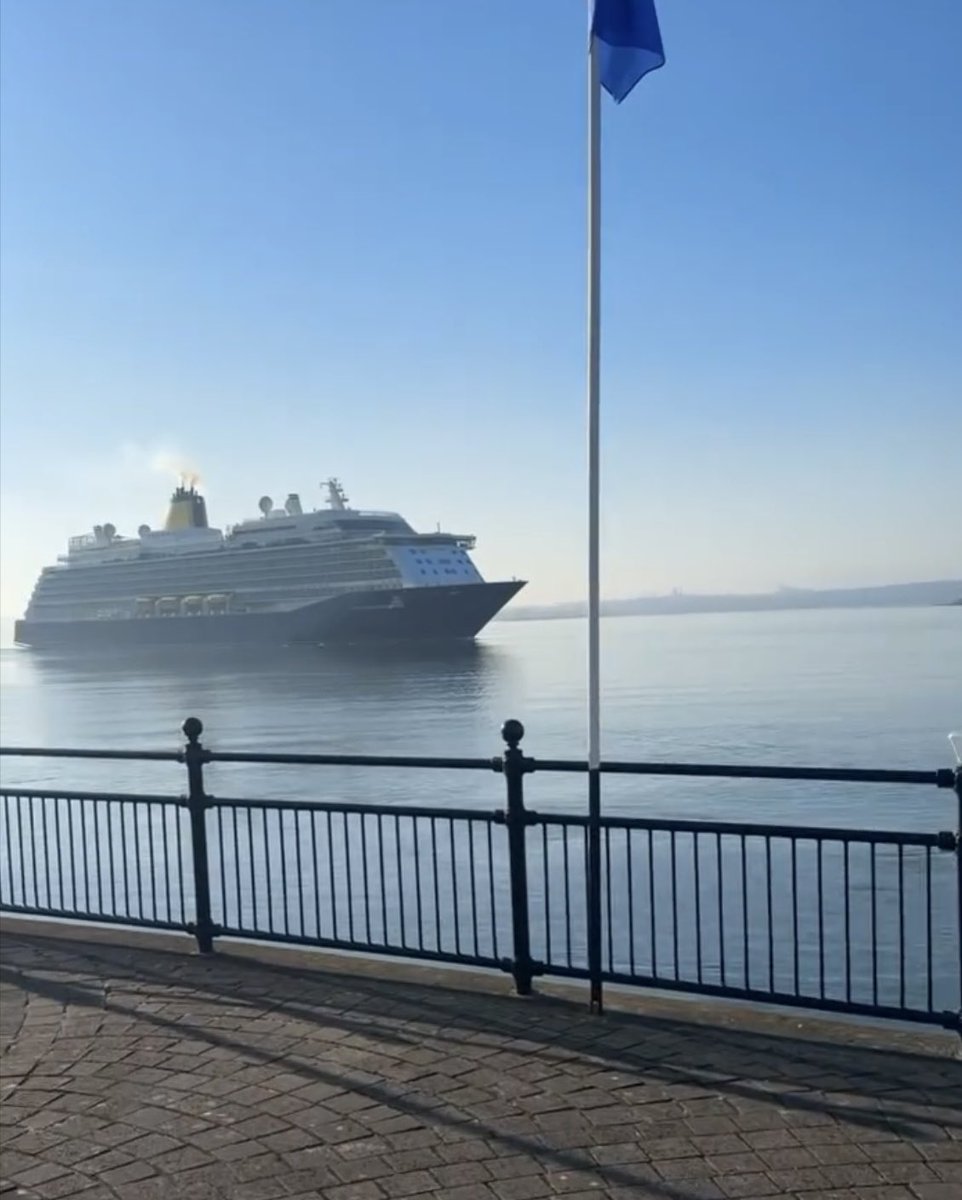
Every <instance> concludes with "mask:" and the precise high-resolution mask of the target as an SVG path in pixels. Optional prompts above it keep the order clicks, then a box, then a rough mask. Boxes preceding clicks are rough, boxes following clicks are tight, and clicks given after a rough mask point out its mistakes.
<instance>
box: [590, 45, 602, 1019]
mask: <svg viewBox="0 0 962 1200" xmlns="http://www.w3.org/2000/svg"><path fill="white" fill-rule="evenodd" d="M600 384H601V73H600V69H599V62H598V49H597V43H596V39H595V38H594V37H593V36H590V35H589V38H588V822H589V824H588V846H587V850H588V913H587V917H588V971H589V976H590V983H591V1007H592V1008H593V1009H594V1010H595V1011H597V1012H600V1011H601V1004H602V1000H601V829H600V824H599V821H600V817H601V773H600V770H599V767H600V763H601V637H600V624H601V608H600V606H601V578H600V576H601V570H600V568H601V558H600V525H601V523H600V498H601V442H600V428H601V405H600Z"/></svg>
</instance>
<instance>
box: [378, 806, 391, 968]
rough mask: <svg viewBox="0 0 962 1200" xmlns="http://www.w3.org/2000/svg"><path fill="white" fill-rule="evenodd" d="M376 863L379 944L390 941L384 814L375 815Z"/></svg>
mask: <svg viewBox="0 0 962 1200" xmlns="http://www.w3.org/2000/svg"><path fill="white" fill-rule="evenodd" d="M377 865H378V870H379V872H380V875H381V944H382V945H384V946H386V945H387V944H388V942H389V941H390V938H389V937H388V932H387V876H386V874H385V871H384V814H383V813H378V815H377Z"/></svg>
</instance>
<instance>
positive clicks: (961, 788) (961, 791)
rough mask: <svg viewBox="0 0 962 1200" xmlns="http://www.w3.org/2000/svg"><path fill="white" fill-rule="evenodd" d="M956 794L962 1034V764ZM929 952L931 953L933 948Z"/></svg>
mask: <svg viewBox="0 0 962 1200" xmlns="http://www.w3.org/2000/svg"><path fill="white" fill-rule="evenodd" d="M955 795H956V797H957V800H958V804H957V806H956V833H955V882H956V888H957V892H956V900H957V903H958V916H957V918H956V920H957V925H956V931H955V932H956V937H957V938H958V942H959V1007H958V1010H957V1013H956V1029H957V1030H958V1032H959V1035H960V1036H962V765H960V766H958V767H956V768H955ZM929 953H930V954H931V949H930V950H929Z"/></svg>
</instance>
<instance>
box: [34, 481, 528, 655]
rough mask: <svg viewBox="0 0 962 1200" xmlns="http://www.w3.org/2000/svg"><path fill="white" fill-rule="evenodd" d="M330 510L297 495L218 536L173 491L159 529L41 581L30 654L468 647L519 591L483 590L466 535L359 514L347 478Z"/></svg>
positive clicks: (188, 500)
mask: <svg viewBox="0 0 962 1200" xmlns="http://www.w3.org/2000/svg"><path fill="white" fill-rule="evenodd" d="M324 486H325V487H326V489H327V493H328V497H327V507H326V508H323V509H320V510H316V509H315V510H313V511H305V509H304V508H303V507H302V505H301V501H300V498H299V497H298V495H297V494H295V493H292V494H291V495H289V496H288V497H287V500H286V502H285V503H284V505H283V506H282V507H275V505H274V502H273V501H272V500H271V498H270V497H269V496H263V497H262V498H261V500H260V502H259V505H258V507H259V509H260V516H259V517H257V518H255V519H253V520H245V521H241V522H240V523H239V524H237V525H234V526H233V527H230V528H228V529H226V531H221V530H220V529H212V528H211V527H210V526H209V525H208V522H207V505H206V503H205V501H204V497H203V496H202V495H201V494H200V492H199V491H198V490H197V487H196V485H195V484H194V483H193V482H190V481H184V482H183V483H181V485H180V486H178V487H177V489H176V491H175V492H174V494H173V496H172V498H171V502H170V509H169V511H168V514H167V520H166V523H165V525H164V528H163V529H151V528H150V527H149V526H147V525H141V527H140V529H139V530H138V531H137V536H136V537H122V536H121V535H120V534H118V532H117V529H116V527H115V526H114V525H111V524H106V525H95V526H94V528H93V531H92V532H91V533H88V534H83V535H82V536H80V537H74V538H71V539H70V541H69V543H68V547H67V553H66V554H64V555H61V556H60V557H59V558H58V560H57V562H56V564H55V565H54V566H50V567H46V568H45V569H44V570H43V571H42V572H41V575H40V578H39V579H38V581H37V584H36V586H35V588H34V590H33V594H32V596H31V598H30V603H29V605H28V607H27V611H26V613H25V614H24V616H23V619H22V620H20V621H18V622H17V624H16V631H15V638H16V641H17V642H18V643H20V644H21V645H29V646H56V647H74V646H76V647H92V646H118V647H123V646H140V645H174V644H178V643H198V642H205V643H207V642H209V643H226V644H238V643H248V644H250V643H261V644H272V643H273V644H284V643H289V642H300V643H315V644H321V643H339V644H345V643H352V642H368V641H378V640H381V641H412V640H438V639H462V640H463V639H470V638H473V637H474V636H475V635H476V634H477V633H478V632H479V630H481V629H482V628H483V627H484V626H485V625H486V624H487V623H488V621H490V620H491V618H492V617H493V616H494V615H495V614H496V613H497V612H499V611H500V609H502V608H503V607H504V605H505V604H507V603H508V601H509V600H510V599H511V598H512V596H514V595H515V594H516V593H517V592H518V591H520V589H521V588H522V587H524V583H523V581H519V580H510V581H506V582H498V583H487V582H485V580H484V579H482V577H481V575H480V573H479V571H478V569H477V567H475V565H474V563H473V562H472V561H471V556H470V551H471V550H472V549H473V548H474V538H473V537H472V536H469V535H460V534H451V533H441V532H440V530H439V531H438V532H437V533H416V532H415V531H414V529H412V527H411V526H410V525H409V524H408V523H407V521H405V520H404V519H403V517H401V516H400V515H399V514H398V513H394V512H370V511H365V510H363V509H354V508H351V507H350V505H349V504H348V500H347V497H346V496H345V494H344V489H343V488H342V487H341V484H340V483H339V481H338V480H337V479H330V480H328V481H327V483H326V484H325V485H324Z"/></svg>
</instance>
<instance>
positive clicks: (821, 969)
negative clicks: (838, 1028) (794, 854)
mask: <svg viewBox="0 0 962 1200" xmlns="http://www.w3.org/2000/svg"><path fill="white" fill-rule="evenodd" d="M815 851H816V855H817V857H816V859H815V870H816V877H817V886H818V913H817V917H818V998H819V999H820V1000H824V999H825V918H824V909H825V893H824V888H823V885H822V856H823V854H824V852H825V843H824V842H822V841H818V842H816V843H815Z"/></svg>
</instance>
